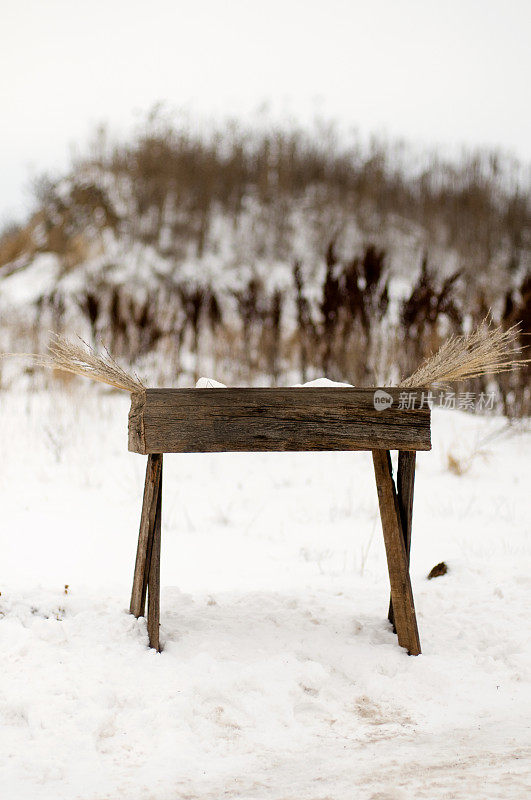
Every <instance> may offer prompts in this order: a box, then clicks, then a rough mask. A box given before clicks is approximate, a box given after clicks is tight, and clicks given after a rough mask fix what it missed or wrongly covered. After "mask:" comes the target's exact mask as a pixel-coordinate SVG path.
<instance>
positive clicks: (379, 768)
mask: <svg viewBox="0 0 531 800" xmlns="http://www.w3.org/2000/svg"><path fill="white" fill-rule="evenodd" d="M69 386H70V387H72V388H70V389H67V388H64V389H63V388H58V389H57V390H56V391H55V392H53V393H50V394H45V393H42V394H35V395H29V394H22V393H20V394H19V393H15V392H13V393H7V392H4V393H2V394H1V395H0V410H1V414H0V432H1V435H2V442H3V453H4V458H3V459H2V461H1V463H0V480H1V484H2V487H3V494H2V512H3V516H2V519H3V524H2V526H1V528H0V554H1V557H0V592H1V595H0V653H1V664H2V681H1V683H0V753H1V757H0V797H2V798H6V800H11V798H15V797H16V798H17V800H52V798H53V800H61V799H62V798H64V799H65V800H66V799H68V800H104V798H105V799H107V798H108V799H109V800H111V799H112V800H114V798H118V797H124V798H128V800H148V799H149V800H175V798H194V799H195V798H201V800H206V799H207V798H208V799H209V800H210V799H212V800H218V799H219V798H221V797H224V798H245V800H251V799H252V800H255V799H256V800H259V799H260V798H271V800H280V798H282V800H288V799H289V800H295V799H296V800H325V798H333V800H352V798H357V799H359V800H365V799H366V800H403V799H404V798H412V797H415V798H427V800H437V799H438V798H441V800H442V798H450V797H451V798H463V800H465V799H466V800H470V798H478V800H479V799H480V798H481V800H484V799H485V798H489V800H491V799H492V798H515V799H516V798H518V800H521V798H523V797H525V796H526V787H527V789H528V786H529V784H528V780H529V754H530V751H529V747H528V745H529V720H528V716H529V715H528V711H529V702H530V700H531V691H530V683H531V674H530V672H531V671H530V663H531V659H530V652H531V645H530V633H529V631H530V628H529V619H528V616H529V615H528V609H529V600H530V595H531V577H530V570H529V539H528V536H529V503H528V496H529V484H528V461H527V457H528V452H529V441H528V437H527V435H526V434H525V433H523V432H522V431H519V430H508V429H507V428H506V426H505V423H504V421H503V420H501V419H499V418H492V417H471V416H467V415H464V414H462V413H460V412H455V411H446V412H445V411H438V410H436V411H435V412H434V414H433V442H434V448H433V451H432V452H430V453H420V454H419V455H418V471H417V483H416V489H415V509H414V525H413V548H412V565H411V571H412V580H413V586H414V592H415V600H416V607H417V615H418V622H419V628H420V635H421V642H422V647H423V655H421V656H419V657H418V658H412V657H408V656H407V655H406V653H405V652H404V651H403V650H402V649H401V648H399V647H398V645H397V642H396V637H395V636H394V635H393V633H392V631H391V628H390V626H389V624H388V623H387V621H386V613H387V604H388V591H389V589H388V579H387V574H386V564H385V554H384V549H383V543H382V536H381V532H380V527H379V519H378V514H377V498H376V490H375V487H374V479H373V474H372V463H371V457H370V454H369V453H309V454H297V453H286V454H213V455H174V456H166V457H165V461H164V499H163V542H162V587H163V588H162V601H161V602H162V620H161V621H162V628H161V634H162V640H163V643H164V651H163V652H162V653H161V654H156V653H154V652H153V651H151V650H149V649H148V647H147V633H146V625H145V620H143V619H141V620H136V619H134V618H133V617H131V616H130V615H129V614H128V613H127V606H128V602H129V593H130V586H131V580H132V571H133V564H134V557H135V549H136V537H137V532H138V522H139V517H140V505H141V498H142V485H143V477H144V470H145V459H144V458H143V457H141V456H138V455H136V454H132V453H128V452H127V435H126V425H127V411H128V405H129V401H128V397H127V396H125V395H124V396H116V395H110V394H103V393H100V392H99V391H97V390H96V389H95V388H94V387H93V386H90V385H89V386H87V387H81V388H78V384H77V383H75V385H74V384H69ZM74 386H75V388H74ZM449 452H450V453H452V454H454V455H457V456H458V457H460V458H463V459H464V460H465V461H466V463H467V466H468V471H466V472H465V474H464V475H461V476H457V475H455V474H453V473H451V472H450V471H448V469H447V466H446V464H447V456H448V453H449ZM441 560H444V561H446V563H447V564H448V566H449V572H448V574H447V575H445V576H443V577H440V578H436V579H434V580H431V581H428V580H426V575H427V573H428V572H429V570H430V569H431V567H433V565H434V564H436V563H438V562H439V561H441ZM65 585H68V588H67V589H65ZM65 592H66V593H65Z"/></svg>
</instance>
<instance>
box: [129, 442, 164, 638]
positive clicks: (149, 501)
mask: <svg viewBox="0 0 531 800" xmlns="http://www.w3.org/2000/svg"><path fill="white" fill-rule="evenodd" d="M161 511H162V454H161V453H156V454H154V455H149V456H148V462H147V467H146V482H145V484H144V501H143V503H142V516H141V518H140V531H139V534H138V547H137V551H136V564H135V576H134V578H133V591H132V592H131V605H130V608H129V610H130V611H131V614H134V615H135V617H143V616H144V613H145V607H146V593H147V594H148V616H147V628H148V634H149V646H150V647H153V648H155V650H160V644H159V618H160V528H161Z"/></svg>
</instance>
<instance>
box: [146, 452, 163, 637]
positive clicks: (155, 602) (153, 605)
mask: <svg viewBox="0 0 531 800" xmlns="http://www.w3.org/2000/svg"><path fill="white" fill-rule="evenodd" d="M160 459H161V464H160V479H159V484H158V492H157V504H156V508H157V510H156V514H155V522H154V525H153V545H152V548H151V559H150V566H149V580H148V615H147V629H148V636H149V646H150V647H153V648H154V649H155V650H160V641H159V623H160V538H161V522H162V456H161V457H160Z"/></svg>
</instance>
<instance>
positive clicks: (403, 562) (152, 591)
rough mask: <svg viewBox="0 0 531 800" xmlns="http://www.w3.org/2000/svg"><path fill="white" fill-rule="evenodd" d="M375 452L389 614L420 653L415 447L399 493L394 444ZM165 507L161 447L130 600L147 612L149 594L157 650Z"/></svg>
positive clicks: (139, 612)
mask: <svg viewBox="0 0 531 800" xmlns="http://www.w3.org/2000/svg"><path fill="white" fill-rule="evenodd" d="M372 458H373V462H374V474H375V477H376V488H377V490H378V500H379V504H380V516H381V519H382V529H383V535H384V541H385V550H386V553H387V566H388V569H389V582H390V584H391V603H390V605H389V620H390V621H391V622H392V623H393V626H394V629H395V631H396V633H397V634H398V643H399V645H400V646H401V647H405V648H406V649H407V651H408V653H409V654H410V655H418V654H419V653H420V640H419V633H418V629H417V620H416V617H415V606H414V603H413V592H412V590H411V581H410V578H409V550H410V545H411V518H412V510H413V486H414V480H415V453H414V452H406V451H400V452H399V456H398V494H397V491H396V488H395V483H394V480H393V472H392V467H391V454H390V452H389V450H373V451H372ZM161 508H162V454H161V453H156V454H153V455H149V456H148V462H147V468H146V482H145V485H144V501H143V504H142V516H141V520H140V532H139V534H138V548H137V553H136V564H135V576H134V579H133V591H132V593H131V606H130V611H131V614H134V615H135V617H141V616H143V615H144V613H145V606H146V594H147V595H148V617H147V627H148V634H149V645H150V647H153V648H155V649H156V650H159V649H160V643H159V617H160V532H161V531H160V529H161Z"/></svg>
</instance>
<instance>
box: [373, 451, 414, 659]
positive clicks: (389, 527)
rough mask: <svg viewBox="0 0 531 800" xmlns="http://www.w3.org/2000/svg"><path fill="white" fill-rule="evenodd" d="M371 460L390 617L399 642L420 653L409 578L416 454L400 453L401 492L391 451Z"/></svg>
mask: <svg viewBox="0 0 531 800" xmlns="http://www.w3.org/2000/svg"><path fill="white" fill-rule="evenodd" d="M372 459H373V462H374V474H375V477H376V488H377V490H378V500H379V503H380V517H381V519H382V529H383V535H384V541H385V550H386V554H387V567H388V569H389V582H390V584H391V603H390V606H389V619H390V621H391V622H392V623H393V626H394V629H395V631H396V633H397V634H398V644H399V645H400V646H401V647H405V648H406V650H407V651H408V653H409V654H410V655H412V656H416V655H419V653H420V639H419V632H418V629H417V618H416V616H415V605H414V602H413V592H412V589H411V580H410V578H409V549H410V545H411V518H412V510H413V484H414V479H415V453H414V452H412V453H410V452H405V451H401V452H400V453H399V457H398V495H397V492H396V489H395V484H394V481H393V471H392V466H391V454H390V452H389V450H373V451H372Z"/></svg>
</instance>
